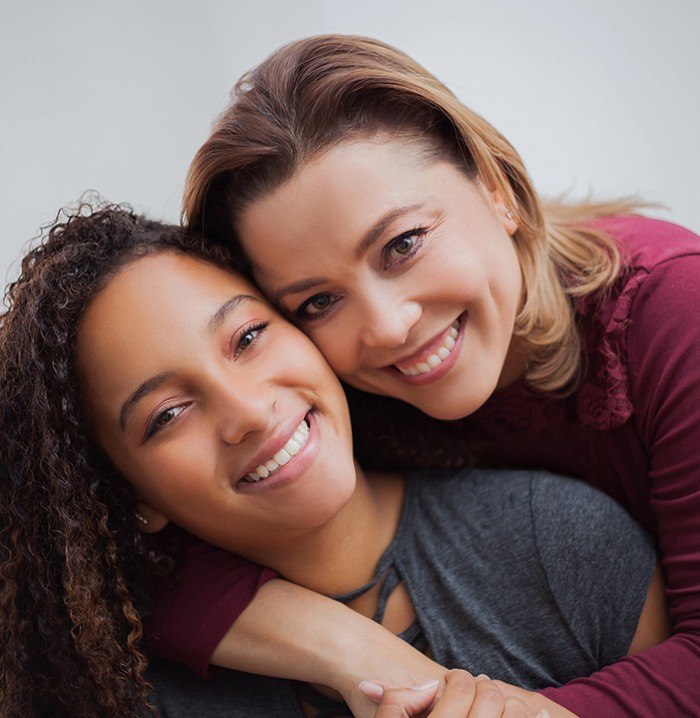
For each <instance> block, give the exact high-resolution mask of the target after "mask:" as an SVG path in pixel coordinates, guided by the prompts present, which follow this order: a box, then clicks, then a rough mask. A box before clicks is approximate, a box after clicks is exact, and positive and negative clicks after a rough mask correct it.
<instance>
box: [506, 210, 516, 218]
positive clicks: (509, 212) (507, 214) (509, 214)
mask: <svg viewBox="0 0 700 718" xmlns="http://www.w3.org/2000/svg"><path fill="white" fill-rule="evenodd" d="M506 217H507V218H508V219H515V215H514V214H513V211H512V210H510V209H507V210H506Z"/></svg>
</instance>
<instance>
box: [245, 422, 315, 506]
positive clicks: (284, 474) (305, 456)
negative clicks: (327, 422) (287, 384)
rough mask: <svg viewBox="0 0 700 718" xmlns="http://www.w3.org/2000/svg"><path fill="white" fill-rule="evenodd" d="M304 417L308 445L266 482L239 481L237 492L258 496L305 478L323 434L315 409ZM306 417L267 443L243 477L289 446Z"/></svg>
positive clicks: (289, 423) (285, 428)
mask: <svg viewBox="0 0 700 718" xmlns="http://www.w3.org/2000/svg"><path fill="white" fill-rule="evenodd" d="M305 416H306V420H307V422H308V424H309V436H308V438H307V439H306V443H305V444H304V446H303V447H302V448H301V451H300V452H299V453H298V454H297V455H296V456H293V457H292V458H291V459H290V460H289V461H288V462H287V463H286V464H285V465H284V466H281V467H280V468H279V469H277V471H275V473H274V474H272V475H271V476H268V477H267V478H266V479H260V481H255V482H250V481H245V480H244V479H243V478H241V479H239V481H238V482H237V484H236V487H235V488H236V491H240V492H242V493H246V494H248V493H259V492H260V491H267V490H268V489H272V488H279V487H281V486H287V485H288V484H291V483H293V482H294V481H296V480H297V479H298V478H300V477H301V476H303V475H304V473H305V472H306V470H307V469H308V468H309V466H311V464H312V463H313V462H314V460H315V459H316V456H317V455H318V452H319V449H320V445H321V442H320V438H321V437H320V431H319V427H318V423H317V421H316V414H315V412H314V411H313V410H312V411H310V412H309V413H308V414H306V415H305ZM303 418H304V416H301V417H299V418H298V419H297V420H296V422H294V421H291V422H287V423H286V424H285V426H284V430H282V431H280V432H278V433H277V434H276V435H275V437H274V438H273V439H271V440H270V441H267V442H265V444H264V445H263V447H262V448H261V450H260V451H258V452H257V454H256V455H255V458H254V459H253V461H252V462H251V463H250V464H249V465H248V468H247V470H246V473H245V474H243V476H244V477H245V476H246V475H247V474H248V473H250V472H251V471H253V470H254V469H255V467H256V466H260V464H262V463H263V462H265V461H267V460H268V459H269V458H270V457H271V456H273V455H274V454H276V453H277V452H278V451H279V450H280V449H281V448H282V447H283V446H284V445H285V444H286V443H287V441H289V438H290V437H291V436H292V434H293V433H294V429H296V427H297V426H299V424H300V423H301V420H302V419H303ZM253 462H254V463H253Z"/></svg>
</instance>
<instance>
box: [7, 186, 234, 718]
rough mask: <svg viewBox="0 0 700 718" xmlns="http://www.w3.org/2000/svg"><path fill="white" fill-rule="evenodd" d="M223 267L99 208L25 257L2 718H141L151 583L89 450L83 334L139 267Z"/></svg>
mask: <svg viewBox="0 0 700 718" xmlns="http://www.w3.org/2000/svg"><path fill="white" fill-rule="evenodd" d="M163 251H173V252H187V253H195V254H199V255H201V256H203V257H205V258H207V259H210V260H214V261H219V262H224V261H225V259H224V256H223V251H220V250H215V249H211V248H209V249H207V248H203V247H202V246H201V244H200V243H199V242H198V241H196V240H194V239H192V238H191V237H187V236H186V235H185V234H184V233H183V231H182V230H181V229H179V228H178V227H173V226H168V225H163V224H159V223H157V222H152V221H149V220H146V219H144V218H143V217H139V216H138V215H136V214H134V213H133V212H132V210H131V209H130V208H129V207H127V206H115V205H106V204H104V203H102V202H99V201H97V200H95V199H92V200H91V201H90V202H86V201H84V202H82V203H81V204H79V205H78V206H77V207H75V208H72V209H68V210H64V211H62V212H61V213H59V216H58V217H57V219H56V222H55V223H54V224H53V225H52V226H51V227H49V228H47V231H45V233H44V235H43V237H42V238H41V241H40V242H39V244H38V245H37V246H35V247H34V248H33V249H32V250H31V251H29V252H28V253H27V255H26V256H25V257H24V259H23V261H22V265H21V275H20V277H19V278H18V279H17V281H15V282H13V283H12V284H10V285H9V287H8V289H7V291H6V294H5V304H6V307H7V311H6V313H5V314H4V315H2V316H1V317H0V412H1V419H0V435H1V439H0V471H1V472H2V478H1V479H0V630H1V631H2V635H3V641H4V647H3V652H2V657H1V658H0V699H1V701H2V705H3V711H2V713H3V716H7V718H15V717H17V718H18V717H19V716H21V717H22V718H25V717H27V716H39V715H44V714H46V712H47V711H48V713H50V714H51V715H52V716H57V717H59V716H60V717H63V716H71V718H94V716H98V715H99V716H112V717H114V718H117V717H118V718H126V717H127V716H129V717H130V718H135V717H136V716H143V715H144V712H143V711H144V709H145V707H146V706H147V705H148V700H147V690H148V686H147V683H146V681H145V679H144V676H143V673H144V670H145V668H146V659H145V657H144V655H143V653H142V652H141V650H140V648H139V642H140V638H141V632H142V626H141V619H140V615H141V611H142V609H143V608H144V607H145V606H146V589H147V587H148V586H149V584H150V583H152V579H153V576H154V575H155V574H157V573H162V572H163V571H164V570H167V568H168V560H167V556H164V555H163V550H162V549H161V545H160V543H159V541H155V542H153V540H152V539H151V538H147V537H144V536H143V534H141V532H140V531H139V530H138V528H137V521H136V519H135V516H134V496H133V494H132V492H131V490H130V487H129V485H128V484H127V483H126V482H125V481H124V480H123V479H122V478H121V477H120V476H119V475H118V474H117V472H116V471H115V469H114V468H113V467H112V465H111V464H110V462H109V461H107V459H106V458H105V457H104V455H103V454H102V452H101V451H100V450H99V448H98V447H96V446H94V445H93V443H92V442H91V440H90V437H89V429H90V427H89V424H88V422H87V420H86V418H85V416H84V415H83V412H82V410H81V402H80V396H79V392H80V377H79V376H78V375H77V371H76V355H75V344H76V332H77V328H78V325H79V323H80V319H81V317H82V315H83V313H84V311H85V309H86V308H87V307H88V305H89V304H90V302H91V301H92V299H93V298H94V297H95V295H96V294H97V293H98V292H99V291H100V289H101V288H102V287H104V286H105V284H106V283H107V282H108V281H109V278H110V277H111V276H113V275H114V274H115V273H116V272H118V271H119V270H120V269H121V268H122V267H124V266H125V265H126V264H128V263H129V262H131V261H134V260H136V259H137V258H138V257H141V256H144V255H146V254H151V253H154V252H163Z"/></svg>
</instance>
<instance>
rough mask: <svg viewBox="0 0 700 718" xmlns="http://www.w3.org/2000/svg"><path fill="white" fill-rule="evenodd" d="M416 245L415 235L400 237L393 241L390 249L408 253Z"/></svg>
mask: <svg viewBox="0 0 700 718" xmlns="http://www.w3.org/2000/svg"><path fill="white" fill-rule="evenodd" d="M415 245H416V238H415V237H400V238H399V239H397V240H396V242H394V246H393V247H392V249H393V250H394V251H395V252H396V253H397V254H408V253H409V252H410V251H411V250H412V249H413V247H415Z"/></svg>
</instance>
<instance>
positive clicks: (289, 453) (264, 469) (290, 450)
mask: <svg viewBox="0 0 700 718" xmlns="http://www.w3.org/2000/svg"><path fill="white" fill-rule="evenodd" d="M308 438H309V425H308V424H307V422H306V419H302V420H301V423H300V424H299V426H297V428H296V429H295V430H294V434H293V435H292V437H291V438H290V439H289V440H288V441H287V443H286V444H285V445H284V446H283V447H282V448H281V449H280V450H279V451H278V452H277V453H276V454H275V455H274V456H272V457H271V458H270V459H268V460H267V461H265V462H264V463H262V464H260V466H256V467H255V469H254V470H253V471H251V472H250V473H249V474H246V475H245V477H244V478H243V480H244V481H248V482H253V483H255V482H257V481H260V479H266V478H267V477H268V476H270V475H271V474H274V473H275V471H277V470H278V469H279V468H280V467H282V466H284V465H285V464H288V463H289V462H290V461H291V460H292V457H294V456H296V455H297V454H298V453H299V452H300V451H301V449H302V447H303V446H304V444H306V440H307V439H308Z"/></svg>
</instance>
